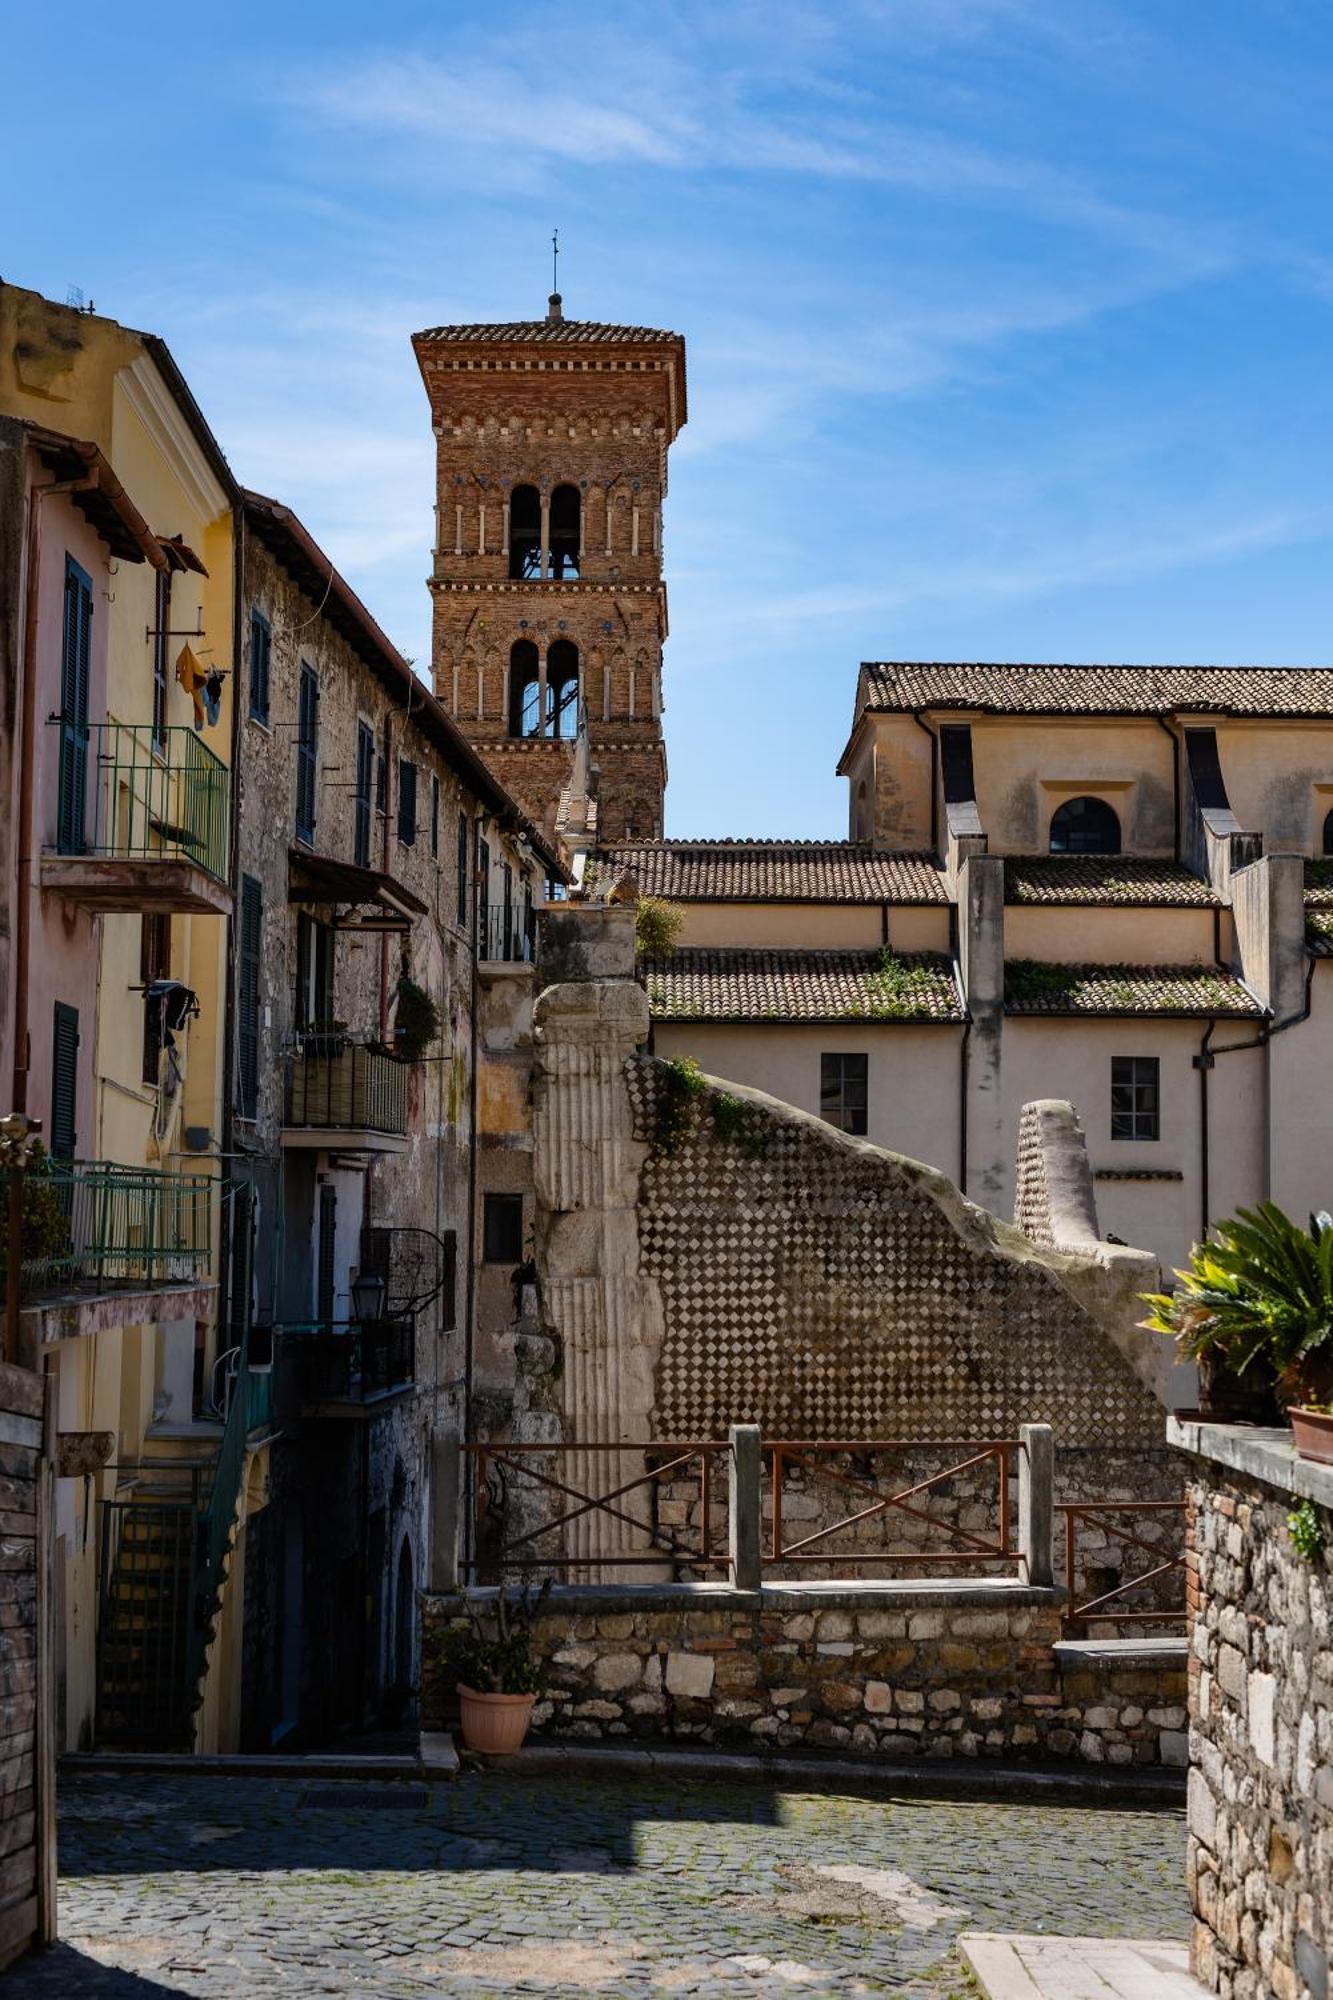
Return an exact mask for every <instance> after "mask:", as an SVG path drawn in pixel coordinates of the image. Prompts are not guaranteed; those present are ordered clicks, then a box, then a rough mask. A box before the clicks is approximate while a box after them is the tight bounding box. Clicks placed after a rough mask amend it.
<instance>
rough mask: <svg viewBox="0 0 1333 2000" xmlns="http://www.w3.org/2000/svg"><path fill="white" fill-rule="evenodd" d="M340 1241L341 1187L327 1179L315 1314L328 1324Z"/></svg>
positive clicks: (321, 1202) (321, 1214)
mask: <svg viewBox="0 0 1333 2000" xmlns="http://www.w3.org/2000/svg"><path fill="white" fill-rule="evenodd" d="M337 1242H338V1191H337V1189H336V1188H332V1187H330V1186H329V1184H328V1182H327V1181H325V1182H324V1184H323V1185H322V1187H321V1188H320V1190H319V1252H318V1256H319V1261H318V1263H317V1265H316V1266H315V1318H316V1319H317V1320H319V1321H320V1322H321V1324H322V1325H324V1326H329V1325H331V1324H332V1322H333V1307H334V1297H335V1286H334V1279H335V1277H336V1275H337V1265H336V1263H335V1260H334V1252H335V1249H336V1246H337Z"/></svg>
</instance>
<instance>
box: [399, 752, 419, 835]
mask: <svg viewBox="0 0 1333 2000" xmlns="http://www.w3.org/2000/svg"><path fill="white" fill-rule="evenodd" d="M416 837H417V767H416V765H415V764H413V763H410V762H409V761H408V759H407V758H406V757H400V758H399V759H398V838H399V839H400V840H401V841H402V843H403V846H404V847H412V846H414V845H415V843H416Z"/></svg>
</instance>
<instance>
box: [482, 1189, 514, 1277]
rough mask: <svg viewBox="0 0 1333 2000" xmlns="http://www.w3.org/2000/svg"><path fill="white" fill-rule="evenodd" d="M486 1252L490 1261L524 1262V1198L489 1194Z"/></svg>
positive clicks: (484, 1228)
mask: <svg viewBox="0 0 1333 2000" xmlns="http://www.w3.org/2000/svg"><path fill="white" fill-rule="evenodd" d="M482 1255H483V1257H484V1258H485V1260H486V1262H487V1263H488V1264H521V1263H522V1262H523V1197H522V1195H521V1194H488V1195H487V1196H486V1201H485V1209H484V1213H483V1222H482Z"/></svg>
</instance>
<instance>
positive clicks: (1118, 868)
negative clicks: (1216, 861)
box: [1004, 854, 1218, 909]
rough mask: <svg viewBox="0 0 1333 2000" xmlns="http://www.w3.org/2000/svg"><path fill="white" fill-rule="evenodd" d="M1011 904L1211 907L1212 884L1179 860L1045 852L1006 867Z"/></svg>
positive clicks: (1009, 862)
mask: <svg viewBox="0 0 1333 2000" xmlns="http://www.w3.org/2000/svg"><path fill="white" fill-rule="evenodd" d="M1004 900H1005V901H1006V903H1066V904H1067V903H1104V904H1120V905H1122V906H1126V907H1135V906H1138V907H1142V908H1146V909H1153V908H1157V907H1159V906H1162V905H1169V906H1173V907H1175V906H1180V907H1184V906H1190V907H1193V908H1200V909H1211V908H1213V907H1215V906H1216V904H1217V901H1218V898H1217V896H1216V895H1215V893H1214V891H1213V888H1212V885H1211V884H1210V883H1208V882H1205V881H1203V880H1202V879H1201V878H1200V877H1199V876H1198V875H1195V874H1194V873H1193V872H1192V871H1191V870H1190V869H1188V868H1182V867H1180V866H1179V865H1178V864H1177V863H1176V862H1173V861H1144V860H1140V859H1137V858H1135V857H1133V856H1131V855H1124V854H1106V855H1102V854H1039V855H1034V856H1033V857H1032V858H1031V859H1029V858H1027V857H1026V856H1025V857H1021V858H1017V859H1012V860H1007V861H1006V862H1005V864H1004Z"/></svg>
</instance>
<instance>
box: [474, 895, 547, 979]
mask: <svg viewBox="0 0 1333 2000" xmlns="http://www.w3.org/2000/svg"><path fill="white" fill-rule="evenodd" d="M479 929H480V933H481V957H482V959H483V961H484V962H487V963H489V964H492V965H528V964H530V963H531V962H532V959H533V956H534V951H533V946H534V943H535V940H536V923H535V920H534V919H533V918H532V917H531V915H530V913H528V912H526V911H525V910H523V909H520V908H518V907H515V908H513V909H511V910H505V909H504V907H503V906H500V907H496V906H495V905H494V904H492V905H490V906H485V905H484V906H483V908H482V912H481V923H480V925H479Z"/></svg>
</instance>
